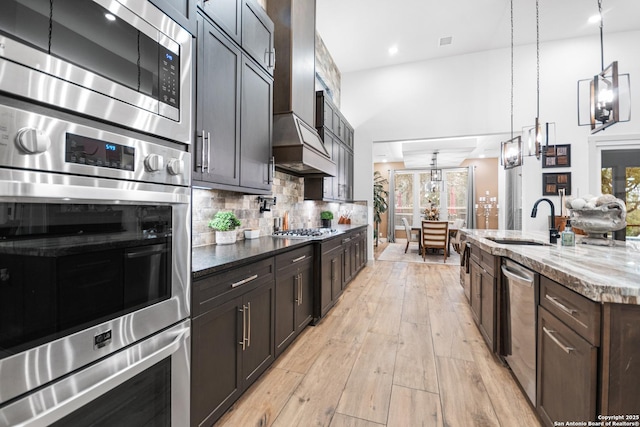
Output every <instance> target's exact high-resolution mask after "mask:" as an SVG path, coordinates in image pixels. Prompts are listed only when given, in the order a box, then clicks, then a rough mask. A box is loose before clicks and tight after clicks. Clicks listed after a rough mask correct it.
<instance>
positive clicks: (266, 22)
mask: <svg viewBox="0 0 640 427" xmlns="http://www.w3.org/2000/svg"><path fill="white" fill-rule="evenodd" d="M273 30H274V25H273V21H271V19H269V16H268V15H267V12H266V11H265V10H264V9H263V8H262V6H260V5H259V4H258V3H256V2H255V0H242V48H243V49H244V50H245V52H247V54H248V55H249V56H251V57H252V58H253V59H254V60H255V61H256V62H257V63H258V64H259V65H260V66H261V67H262V68H264V69H265V70H266V71H267V73H269V75H271V76H273V71H274V68H275V64H276V62H275V61H276V53H275V50H274V47H273V43H274V40H273V36H274V34H273Z"/></svg>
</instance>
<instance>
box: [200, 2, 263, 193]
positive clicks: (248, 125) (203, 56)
mask: <svg viewBox="0 0 640 427" xmlns="http://www.w3.org/2000/svg"><path fill="white" fill-rule="evenodd" d="M207 4H209V2H206V3H205V6H206V5H207ZM251 7H253V6H251ZM258 7H259V6H258ZM263 18H268V17H266V15H264V16H263ZM196 70H197V76H196V82H197V90H196V133H195V135H194V147H193V151H194V156H193V157H194V168H193V182H194V184H195V185H198V186H200V187H207V188H215V189H220V190H229V191H238V192H244V193H251V194H270V193H271V184H272V181H273V162H272V155H271V138H272V113H273V78H272V77H271V76H270V75H269V74H268V73H267V72H265V70H264V69H262V68H261V67H260V65H258V64H257V63H256V62H254V61H253V60H252V59H251V58H250V57H249V55H248V54H247V53H246V52H245V51H244V50H243V49H241V48H240V46H239V45H238V44H237V43H236V42H235V41H233V40H232V39H230V38H229V37H228V35H227V34H225V33H224V32H223V31H222V30H221V29H220V28H219V27H218V26H217V25H216V24H214V23H211V22H210V21H209V20H208V19H207V18H206V17H204V16H198V41H197V65H196Z"/></svg>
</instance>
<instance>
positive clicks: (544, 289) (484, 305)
mask: <svg viewBox="0 0 640 427" xmlns="http://www.w3.org/2000/svg"><path fill="white" fill-rule="evenodd" d="M462 238H463V239H464V240H466V242H467V243H469V248H470V256H469V257H468V262H467V263H466V264H465V266H463V269H462V271H461V283H462V285H463V286H466V288H467V289H465V293H466V294H467V295H468V297H469V300H470V304H471V309H472V312H473V313H474V314H475V315H474V320H475V321H476V323H477V324H478V327H479V329H480V331H481V332H482V334H483V336H484V337H485V340H486V341H487V344H488V345H489V347H490V348H491V349H492V350H493V351H494V352H495V353H496V354H497V356H498V357H500V358H501V359H503V360H507V364H509V362H508V359H509V357H512V356H513V354H516V353H517V352H518V351H521V352H522V353H523V354H525V355H527V354H529V355H530V356H531V358H530V359H529V365H531V366H530V368H531V370H532V372H533V376H534V378H535V380H533V385H531V384H526V385H525V384H523V381H522V380H519V383H520V384H521V386H522V388H523V390H526V389H527V388H528V387H529V386H532V388H533V390H534V393H533V396H531V394H530V397H529V398H530V401H531V403H532V405H533V406H534V407H536V409H537V411H538V414H539V415H540V418H541V420H542V421H543V422H544V423H545V424H547V425H554V423H555V422H567V421H575V422H585V423H586V422H588V421H598V420H599V418H598V417H600V416H605V415H606V416H623V418H622V420H630V421H631V422H637V421H640V420H638V418H635V419H633V417H637V416H638V412H639V411H640V409H639V408H640V360H639V358H638V354H640V250H639V249H640V248H639V246H638V244H636V243H633V242H615V243H616V244H615V245H614V246H609V247H603V246H592V245H584V244H581V242H580V237H578V239H577V241H576V245H575V246H573V247H565V246H560V245H559V244H557V245H556V244H554V245H551V244H549V243H548V242H549V237H548V234H546V233H531V232H521V231H505V230H463V237H462ZM507 260H510V261H507ZM511 261H514V262H515V263H517V264H519V265H520V266H522V267H525V268H526V269H528V270H530V271H531V272H532V273H533V274H534V277H535V280H533V281H532V283H533V291H532V298H531V302H530V305H531V307H528V306H526V305H525V306H522V305H518V306H517V307H516V306H513V307H512V304H513V300H514V298H513V296H514V295H513V294H514V293H515V292H519V291H518V290H514V291H510V289H511V288H510V287H509V279H508V278H507V277H506V276H505V275H506V274H508V272H503V271H504V269H505V264H508V262H511ZM468 272H469V273H470V274H467V273H468ZM510 292H511V295H510ZM522 307H524V309H523V308H522ZM523 319H524V322H525V323H526V322H529V323H531V322H533V323H534V325H530V327H531V328H530V330H531V331H533V332H532V334H533V337H532V343H533V346H532V347H535V348H527V349H525V350H522V348H520V347H522V342H520V339H521V338H522V337H519V336H514V334H513V333H512V332H513V331H514V330H515V329H516V328H517V327H518V325H516V323H517V322H523ZM510 366H511V365H510ZM512 371H513V372H514V376H516V377H518V375H517V373H516V369H514V368H513V367H512ZM516 379H518V378H516ZM625 417H632V418H625Z"/></svg>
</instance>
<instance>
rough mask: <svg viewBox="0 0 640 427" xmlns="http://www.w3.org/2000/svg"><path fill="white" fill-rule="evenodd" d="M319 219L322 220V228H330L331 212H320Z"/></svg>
mask: <svg viewBox="0 0 640 427" xmlns="http://www.w3.org/2000/svg"><path fill="white" fill-rule="evenodd" d="M320 219H321V220H322V228H331V220H332V219H333V212H331V211H322V212H320Z"/></svg>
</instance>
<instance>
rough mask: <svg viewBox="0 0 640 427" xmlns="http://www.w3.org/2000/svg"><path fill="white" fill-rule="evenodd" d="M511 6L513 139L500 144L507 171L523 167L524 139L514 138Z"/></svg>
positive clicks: (503, 163)
mask: <svg viewBox="0 0 640 427" xmlns="http://www.w3.org/2000/svg"><path fill="white" fill-rule="evenodd" d="M510 4H511V139H509V140H508V141H504V142H502V143H501V144H500V162H501V164H502V166H503V167H504V168H505V169H512V168H515V167H517V166H520V165H522V138H521V137H520V136H517V137H514V136H513V0H511V1H510Z"/></svg>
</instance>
